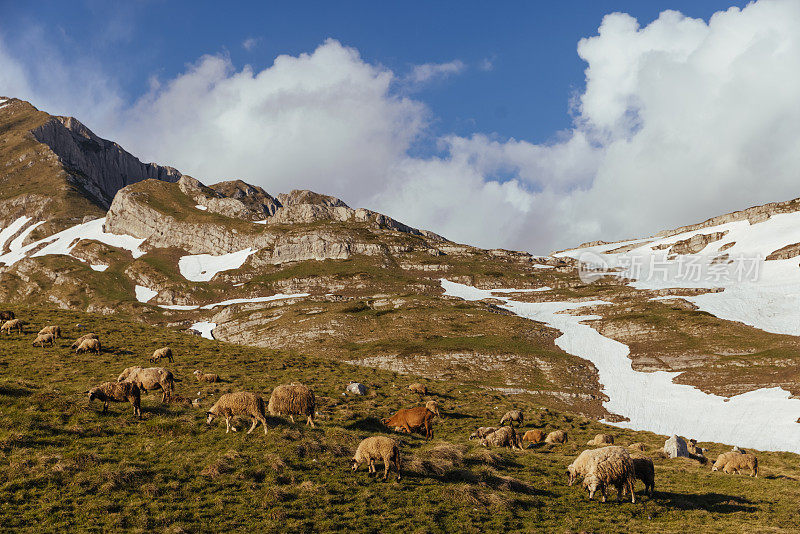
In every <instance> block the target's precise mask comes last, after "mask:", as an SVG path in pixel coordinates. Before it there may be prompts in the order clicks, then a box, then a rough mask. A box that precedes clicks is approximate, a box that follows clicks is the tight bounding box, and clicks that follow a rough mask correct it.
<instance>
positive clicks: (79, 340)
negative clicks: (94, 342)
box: [72, 332, 100, 350]
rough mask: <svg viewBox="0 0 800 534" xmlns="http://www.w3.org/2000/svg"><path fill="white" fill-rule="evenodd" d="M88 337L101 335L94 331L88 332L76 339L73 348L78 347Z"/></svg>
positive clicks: (94, 337) (92, 337)
mask: <svg viewBox="0 0 800 534" xmlns="http://www.w3.org/2000/svg"><path fill="white" fill-rule="evenodd" d="M87 339H100V336H98V335H97V334H95V333H94V332H89V333H88V334H84V335H82V336H81V337H79V338H78V339H76V340H75V343H73V344H72V349H73V350H75V349H77V348H78V347H80V346H81V343H83V342H84V341H85V340H87Z"/></svg>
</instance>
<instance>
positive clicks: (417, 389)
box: [408, 382, 428, 395]
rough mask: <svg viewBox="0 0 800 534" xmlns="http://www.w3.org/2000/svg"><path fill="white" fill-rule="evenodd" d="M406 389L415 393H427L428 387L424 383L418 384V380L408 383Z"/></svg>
mask: <svg viewBox="0 0 800 534" xmlns="http://www.w3.org/2000/svg"><path fill="white" fill-rule="evenodd" d="M408 389H409V390H410V391H412V392H413V393H416V394H417V395H427V394H428V388H426V387H425V384H420V383H419V382H415V383H413V384H409V386H408Z"/></svg>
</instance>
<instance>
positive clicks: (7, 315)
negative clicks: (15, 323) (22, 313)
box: [0, 310, 16, 321]
mask: <svg viewBox="0 0 800 534" xmlns="http://www.w3.org/2000/svg"><path fill="white" fill-rule="evenodd" d="M15 317H16V315H14V312H13V311H11V310H5V311H0V321H10V320H11V319H14V318H15Z"/></svg>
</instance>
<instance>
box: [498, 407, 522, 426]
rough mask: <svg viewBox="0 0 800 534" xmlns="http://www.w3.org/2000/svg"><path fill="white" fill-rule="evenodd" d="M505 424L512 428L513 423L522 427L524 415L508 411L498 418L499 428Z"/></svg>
mask: <svg viewBox="0 0 800 534" xmlns="http://www.w3.org/2000/svg"><path fill="white" fill-rule="evenodd" d="M506 423H508V424H509V425H511V426H514V423H518V424H519V426H522V425H524V424H525V414H523V413H522V411H521V410H511V411H508V412H506V413H505V415H503V417H502V418H500V426H503V425H504V424H506Z"/></svg>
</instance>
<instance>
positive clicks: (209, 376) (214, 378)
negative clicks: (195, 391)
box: [192, 369, 219, 383]
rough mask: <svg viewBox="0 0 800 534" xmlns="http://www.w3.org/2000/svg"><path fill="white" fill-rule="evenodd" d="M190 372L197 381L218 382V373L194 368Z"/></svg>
mask: <svg viewBox="0 0 800 534" xmlns="http://www.w3.org/2000/svg"><path fill="white" fill-rule="evenodd" d="M192 374H193V375H194V377H195V378H196V379H197V381H198V382H211V383H214V382H219V375H216V374H214V373H201V372H200V371H199V370H198V369H195V370H194V373H192Z"/></svg>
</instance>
